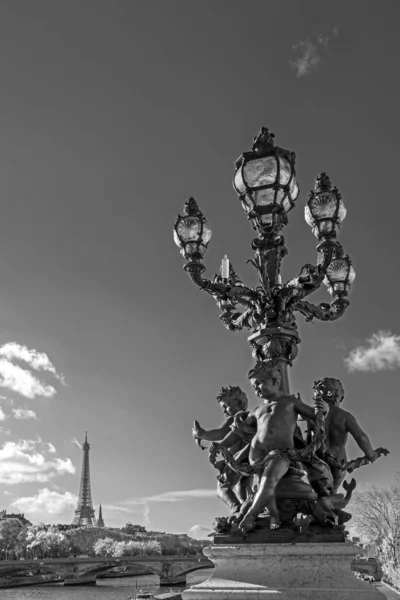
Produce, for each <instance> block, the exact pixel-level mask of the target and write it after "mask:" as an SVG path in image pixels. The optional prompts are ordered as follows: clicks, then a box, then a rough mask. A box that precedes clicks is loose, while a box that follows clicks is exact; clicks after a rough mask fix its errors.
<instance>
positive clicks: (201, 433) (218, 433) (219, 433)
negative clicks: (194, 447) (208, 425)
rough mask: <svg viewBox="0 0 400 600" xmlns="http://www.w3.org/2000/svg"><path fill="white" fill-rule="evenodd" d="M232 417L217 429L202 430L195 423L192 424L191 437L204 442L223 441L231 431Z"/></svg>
mask: <svg viewBox="0 0 400 600" xmlns="http://www.w3.org/2000/svg"><path fill="white" fill-rule="evenodd" d="M232 423H233V417H228V419H226V421H225V423H223V424H222V425H221V427H218V428H217V429H208V430H207V429H203V428H202V427H200V425H199V423H198V422H197V421H195V422H194V425H193V429H192V435H193V437H194V438H195V439H198V440H205V441H207V442H219V441H221V440H223V439H224V438H225V437H226V436H227V435H228V433H230V431H231V425H232Z"/></svg>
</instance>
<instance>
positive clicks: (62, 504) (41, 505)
mask: <svg viewBox="0 0 400 600" xmlns="http://www.w3.org/2000/svg"><path fill="white" fill-rule="evenodd" d="M77 501H78V497H77V496H76V495H75V494H71V492H64V493H60V492H57V491H51V490H49V489H48V488H42V489H41V490H39V491H38V493H37V494H36V495H34V496H24V497H22V498H17V499H16V500H14V501H13V502H12V503H11V504H10V508H11V509H16V510H18V511H21V512H23V513H26V514H28V515H35V516H36V517H37V518H38V519H40V518H41V517H42V516H44V517H45V518H46V516H47V515H60V514H61V513H63V512H64V511H65V510H66V509H71V507H74V508H75V506H76V503H77Z"/></svg>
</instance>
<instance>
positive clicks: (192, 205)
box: [183, 196, 201, 217]
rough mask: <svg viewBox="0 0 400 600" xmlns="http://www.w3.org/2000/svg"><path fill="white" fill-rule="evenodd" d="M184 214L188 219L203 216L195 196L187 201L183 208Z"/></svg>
mask: <svg viewBox="0 0 400 600" xmlns="http://www.w3.org/2000/svg"><path fill="white" fill-rule="evenodd" d="M183 213H184V214H185V215H187V216H188V217H193V216H195V215H199V214H201V210H200V208H199V205H198V204H197V201H196V200H195V199H194V198H193V196H190V198H188V199H187V200H186V202H185V205H184V207H183Z"/></svg>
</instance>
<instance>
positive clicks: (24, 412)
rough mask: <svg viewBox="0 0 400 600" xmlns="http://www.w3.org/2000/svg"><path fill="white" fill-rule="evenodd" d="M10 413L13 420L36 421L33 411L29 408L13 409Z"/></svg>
mask: <svg viewBox="0 0 400 600" xmlns="http://www.w3.org/2000/svg"><path fill="white" fill-rule="evenodd" d="M11 412H12V415H13V417H14V419H18V420H21V421H26V420H27V419H37V416H36V413H35V411H34V410H30V409H29V408H13V409H12V411H11Z"/></svg>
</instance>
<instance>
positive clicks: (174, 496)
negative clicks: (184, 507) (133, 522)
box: [121, 489, 215, 505]
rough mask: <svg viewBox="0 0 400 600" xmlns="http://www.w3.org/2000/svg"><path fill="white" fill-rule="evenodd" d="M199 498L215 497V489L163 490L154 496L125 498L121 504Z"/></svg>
mask: <svg viewBox="0 0 400 600" xmlns="http://www.w3.org/2000/svg"><path fill="white" fill-rule="evenodd" d="M198 498H203V499H204V498H215V490H214V489H194V490H177V491H171V492H163V493H162V494H155V495H153V496H141V497H137V498H131V499H129V500H123V501H122V502H121V504H129V505H135V504H141V503H143V502H182V501H184V500H194V499H198Z"/></svg>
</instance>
